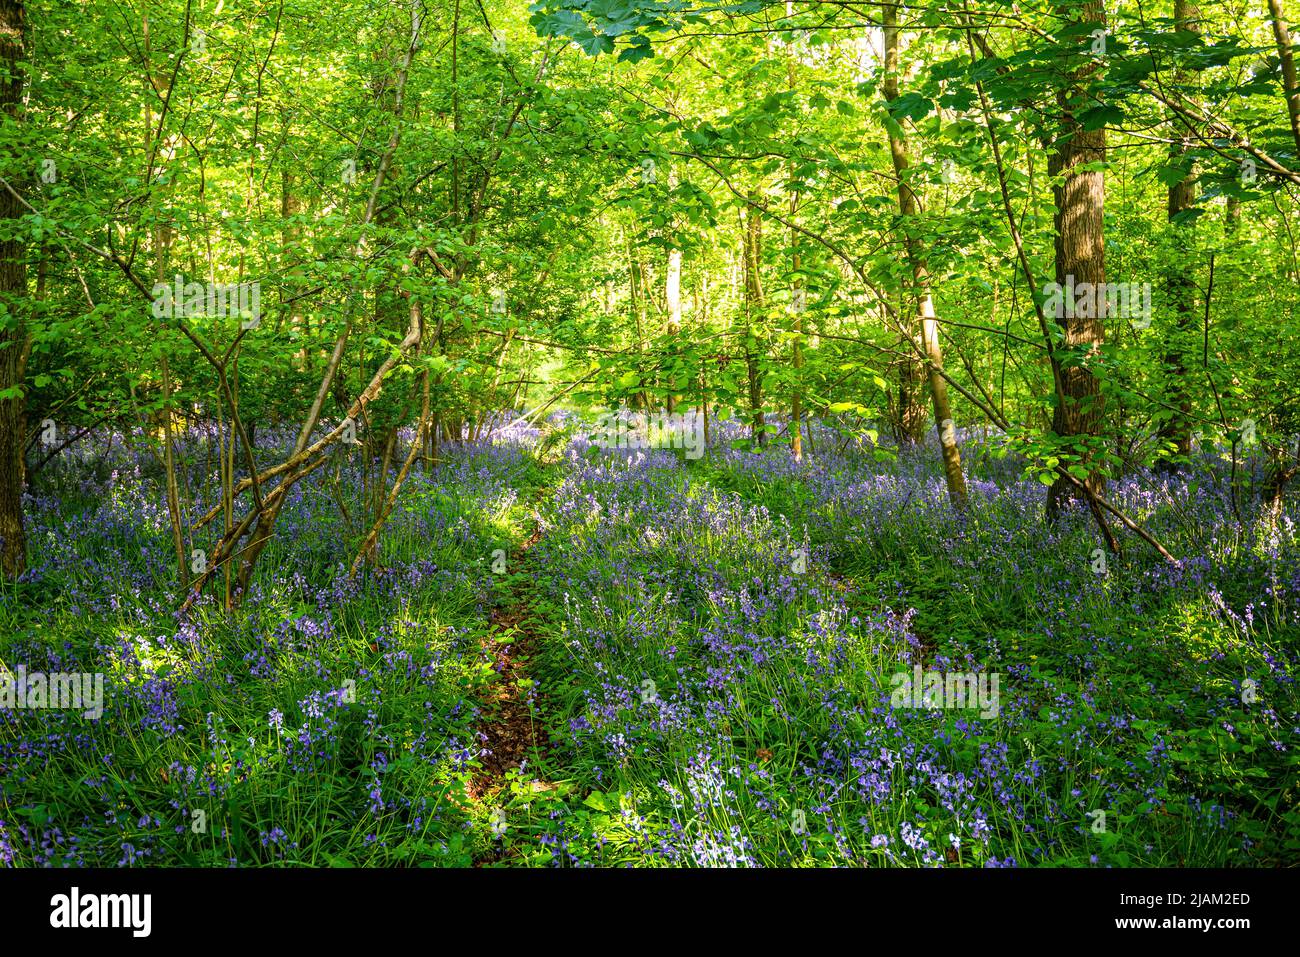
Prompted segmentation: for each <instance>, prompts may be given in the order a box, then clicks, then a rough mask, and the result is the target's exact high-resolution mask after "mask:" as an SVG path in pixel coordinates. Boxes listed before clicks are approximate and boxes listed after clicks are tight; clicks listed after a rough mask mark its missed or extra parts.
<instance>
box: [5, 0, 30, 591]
mask: <svg viewBox="0 0 1300 957" xmlns="http://www.w3.org/2000/svg"><path fill="white" fill-rule="evenodd" d="M26 38H27V17H26V11H25V10H24V9H23V3H22V0H0V64H3V71H4V72H3V75H0V109H2V110H4V112H5V113H7V114H8V115H9V117H10V118H11V119H12V120H14V121H15V122H21V120H22V112H23V103H22V94H23V71H22V61H23V59H24V57H23V48H24V45H25V42H26ZM22 215H23V208H22V205H21V204H20V203H19V202H18V199H17V197H15V196H14V195H13V194H12V193H11V192H10V191H9V190H7V189H5V190H0V218H3V219H9V220H13V219H18V218H19V217H21V216H22ZM26 299H27V263H26V252H25V250H24V248H23V243H22V240H20V239H3V240H0V308H3V309H4V312H5V316H4V318H3V319H0V394H5V393H6V392H9V393H11V394H9V395H8V397H7V398H0V572H3V574H4V577H5V578H8V579H16V578H17V577H18V576H19V575H21V574H22V573H23V571H24V570H25V569H26V567H27V539H26V535H25V533H24V530H23V480H24V475H23V467H24V463H23V447H24V445H25V443H26V440H27V410H26V398H25V396H24V395H23V393H22V388H23V379H24V377H25V374H26V371H27V370H26V366H27V353H28V342H27V329H26V324H25V323H24V322H23V312H24V310H25V309H26V306H27V304H26Z"/></svg>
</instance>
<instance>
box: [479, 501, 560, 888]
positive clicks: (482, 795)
mask: <svg viewBox="0 0 1300 957" xmlns="http://www.w3.org/2000/svg"><path fill="white" fill-rule="evenodd" d="M535 521H536V520H535ZM541 538H542V529H541V524H540V522H537V523H536V524H535V526H534V528H533V532H532V534H531V535H530V536H529V537H528V538H527V539H525V540H524V541H523V542H521V543H520V544H519V546H518V547H517V548H516V549H515V551H514V553H513V554H512V555H511V556H510V558H509V560H508V564H507V566H506V567H507V574H509V575H510V576H511V581H510V593H509V595H508V596H507V598H506V600H505V601H504V602H503V603H501V604H499V605H498V606H497V607H496V608H494V609H493V610H492V614H491V617H490V619H489V628H488V631H487V633H486V635H485V636H484V638H483V643H482V647H483V651H484V653H485V654H487V655H488V656H489V657H490V658H491V659H492V667H493V669H494V670H495V671H496V673H497V680H496V682H495V683H494V685H493V689H492V693H491V695H490V696H489V697H488V698H487V699H486V700H485V701H484V703H483V709H482V713H481V715H480V717H479V726H478V728H477V731H478V734H479V738H478V740H479V741H480V742H481V744H482V748H483V750H484V752H485V753H484V754H483V755H482V756H481V767H480V768H479V769H478V771H477V772H476V773H475V774H474V776H473V777H472V778H471V780H470V783H469V788H468V793H469V796H470V798H472V799H473V800H474V801H478V802H482V803H484V804H488V805H493V804H495V803H496V801H497V798H496V795H497V794H498V793H499V792H500V791H501V790H502V789H503V788H504V787H505V786H506V775H507V774H508V773H509V772H510V771H511V770H514V769H518V768H520V767H523V766H524V764H525V762H527V768H528V771H527V772H526V773H528V776H530V777H533V778H534V780H533V782H532V788H533V790H534V791H547V790H550V789H552V788H553V787H554V784H552V783H551V782H548V781H545V780H541V779H540V777H539V775H540V773H541V772H542V771H543V769H544V768H545V767H546V766H547V764H548V758H549V757H550V756H551V755H552V753H553V751H554V746H553V744H552V742H551V740H550V736H549V735H548V734H547V730H546V725H545V723H544V722H543V720H542V717H541V714H540V708H541V707H542V706H543V705H544V698H543V697H542V696H541V695H539V694H538V693H537V685H536V684H535V681H534V679H533V678H532V675H531V674H530V666H531V662H532V660H533V657H534V654H535V653H536V651H537V646H538V642H539V640H540V638H539V635H538V633H537V630H536V622H535V621H534V619H533V612H532V608H531V606H530V604H529V598H528V594H527V582H526V580H525V579H522V578H519V577H517V576H519V573H520V571H521V570H522V569H525V568H526V567H527V555H528V551H529V549H531V548H532V547H533V546H534V545H536V544H537V543H538V542H539V541H541ZM530 697H531V698H532V701H533V705H532V707H530V706H529V698H530ZM505 802H506V796H503V797H502V799H501V804H504V803H505ZM494 810H495V808H494ZM507 826H508V824H507ZM500 859H502V854H501V850H500V845H498V844H495V843H494V849H493V852H492V853H490V854H488V855H486V856H484V857H481V858H479V859H478V860H476V862H475V863H476V864H477V865H482V864H484V863H489V862H491V861H496V860H500Z"/></svg>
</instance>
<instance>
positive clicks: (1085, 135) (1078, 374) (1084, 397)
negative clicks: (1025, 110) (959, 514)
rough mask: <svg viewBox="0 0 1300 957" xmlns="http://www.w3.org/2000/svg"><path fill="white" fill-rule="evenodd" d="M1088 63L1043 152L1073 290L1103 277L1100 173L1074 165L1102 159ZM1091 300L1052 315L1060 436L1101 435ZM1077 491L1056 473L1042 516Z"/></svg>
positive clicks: (1101, 305)
mask: <svg viewBox="0 0 1300 957" xmlns="http://www.w3.org/2000/svg"><path fill="white" fill-rule="evenodd" d="M1061 8H1062V10H1063V11H1064V12H1065V13H1066V15H1069V16H1072V17H1073V16H1075V15H1076V14H1074V13H1073V11H1074V10H1075V8H1074V6H1073V5H1071V4H1063V5H1061ZM1077 17H1078V19H1079V20H1081V21H1082V22H1083V23H1084V24H1097V25H1099V26H1103V25H1104V24H1105V13H1104V11H1103V9H1102V5H1101V3H1100V2H1099V0H1089V2H1088V3H1085V4H1083V5H1082V7H1080V8H1078V13H1077ZM1091 68H1092V67H1091V66H1085V67H1083V68H1081V69H1080V70H1078V71H1076V72H1075V74H1074V75H1073V76H1072V77H1071V78H1070V81H1069V82H1070V86H1069V87H1067V88H1066V89H1064V90H1062V91H1061V92H1060V93H1058V94H1057V102H1058V104H1059V105H1060V107H1061V112H1062V115H1061V122H1060V127H1059V129H1058V131H1057V134H1056V139H1055V142H1054V143H1053V148H1054V152H1053V153H1052V155H1051V157H1050V158H1049V159H1048V175H1050V176H1051V177H1052V178H1053V179H1054V180H1056V179H1057V178H1058V177H1060V178H1061V180H1060V181H1059V182H1056V183H1055V184H1054V185H1053V187H1052V194H1053V198H1054V199H1055V203H1056V215H1055V226H1056V282H1057V283H1058V285H1059V286H1060V287H1061V289H1063V290H1065V289H1071V290H1072V289H1073V286H1076V285H1078V284H1081V283H1092V284H1094V288H1096V286H1097V284H1103V283H1105V281H1106V250H1105V245H1104V243H1103V237H1102V209H1103V206H1104V202H1105V177H1104V175H1103V174H1102V172H1101V171H1100V170H1096V169H1080V167H1085V166H1087V165H1088V164H1092V163H1100V162H1102V161H1103V160H1105V158H1106V130H1105V128H1104V127H1103V128H1102V129H1097V130H1085V129H1084V128H1083V126H1082V125H1081V124H1080V123H1079V121H1078V119H1077V116H1076V114H1077V112H1078V111H1079V110H1080V109H1081V108H1084V107H1090V106H1094V105H1095V100H1094V99H1093V98H1089V97H1087V96H1086V95H1085V91H1084V89H1083V80H1084V79H1085V78H1086V75H1087V72H1088V70H1089V69H1091ZM1103 288H1104V287H1103ZM1070 295H1071V296H1072V295H1073V292H1071V294H1070ZM1067 298H1069V297H1068V296H1067ZM1095 304H1096V305H1095V308H1084V309H1076V308H1074V303H1071V302H1066V303H1065V308H1063V309H1061V310H1058V311H1059V312H1061V313H1062V315H1059V316H1057V317H1056V321H1057V324H1058V325H1059V326H1060V332H1061V338H1060V340H1059V341H1058V342H1057V344H1056V350H1057V351H1056V353H1055V354H1054V355H1053V356H1052V360H1051V361H1052V363H1053V365H1054V366H1055V367H1056V372H1057V375H1058V377H1059V381H1060V383H1061V395H1060V396H1059V397H1058V401H1057V405H1056V409H1055V411H1054V413H1053V415H1052V431H1053V432H1054V433H1056V435H1057V436H1059V437H1061V438H1063V439H1067V440H1076V441H1077V440H1081V442H1082V443H1087V442H1088V440H1090V439H1094V438H1095V437H1097V436H1098V435H1100V433H1101V423H1102V416H1103V413H1104V411H1105V403H1104V399H1103V397H1102V395H1101V384H1100V382H1099V381H1098V379H1097V377H1096V376H1095V375H1094V374H1093V372H1092V370H1091V369H1090V368H1089V367H1088V363H1089V362H1090V361H1091V360H1093V359H1095V358H1096V357H1097V355H1098V353H1099V352H1100V350H1101V347H1102V344H1103V343H1104V342H1105V340H1106V330H1105V325H1104V319H1105V312H1106V296H1105V295H1101V296H1098V297H1095ZM1080 312H1083V313H1084V315H1080V314H1079V313H1080ZM1062 353H1064V354H1062ZM1080 454H1081V460H1082V464H1083V465H1084V467H1085V468H1087V469H1088V475H1087V477H1086V479H1084V483H1085V484H1086V485H1087V487H1088V489H1090V490H1091V491H1093V492H1094V493H1100V492H1101V491H1102V487H1103V484H1104V482H1103V479H1102V476H1101V474H1100V473H1099V472H1097V471H1096V470H1095V469H1093V468H1091V467H1090V465H1089V462H1090V459H1091V455H1090V454H1089V453H1088V452H1086V451H1083V452H1081V453H1080ZM1082 494H1083V493H1082V492H1081V490H1080V489H1079V487H1078V486H1076V485H1075V484H1074V483H1072V482H1070V481H1069V480H1068V479H1066V478H1064V477H1062V476H1059V475H1058V476H1057V478H1056V480H1055V481H1054V482H1053V483H1052V486H1051V488H1049V489H1048V492H1047V516H1048V518H1049V519H1054V518H1056V517H1057V516H1058V515H1059V514H1060V513H1061V510H1062V508H1063V507H1064V506H1065V505H1066V504H1067V503H1068V502H1070V501H1072V500H1074V499H1076V498H1078V497H1080V496H1081V495H1082Z"/></svg>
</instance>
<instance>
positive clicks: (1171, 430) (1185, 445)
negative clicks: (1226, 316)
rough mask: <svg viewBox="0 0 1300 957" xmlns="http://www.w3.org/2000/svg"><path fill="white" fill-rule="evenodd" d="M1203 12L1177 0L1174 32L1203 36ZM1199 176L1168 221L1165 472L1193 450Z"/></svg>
mask: <svg viewBox="0 0 1300 957" xmlns="http://www.w3.org/2000/svg"><path fill="white" fill-rule="evenodd" d="M1200 16H1201V12H1200V10H1198V9H1197V8H1196V6H1195V5H1194V4H1193V3H1191V0H1174V29H1175V30H1177V31H1179V32H1182V33H1192V34H1195V33H1199V32H1200V29H1201V27H1200V22H1199V21H1200ZM1185 78H1186V77H1185V71H1181V70H1180V71H1178V72H1177V73H1176V74H1175V77H1174V79H1175V82H1181V81H1182V80H1184V79H1185ZM1170 126H1171V129H1172V133H1173V136H1174V137H1175V139H1174V142H1173V143H1172V144H1171V146H1170V148H1169V155H1170V156H1171V157H1172V158H1173V159H1178V158H1179V157H1181V156H1183V155H1184V154H1185V153H1186V152H1187V150H1188V149H1189V148H1190V147H1191V138H1190V136H1189V135H1187V133H1186V131H1185V129H1183V127H1182V124H1181V123H1180V122H1179V121H1178V119H1177V118H1176V117H1171V120H1170ZM1196 194H1197V183H1196V175H1195V173H1194V172H1193V171H1191V170H1189V171H1188V173H1187V175H1186V176H1185V177H1184V178H1183V179H1182V180H1180V181H1179V182H1177V183H1175V184H1174V185H1173V186H1171V187H1169V194H1168V203H1167V208H1166V212H1167V217H1168V220H1169V224H1170V229H1171V230H1172V236H1173V246H1174V252H1175V253H1176V263H1175V265H1174V266H1173V268H1171V270H1170V272H1169V274H1168V276H1166V278H1165V288H1166V290H1167V291H1168V294H1169V301H1170V302H1171V303H1172V304H1173V309H1174V329H1173V332H1172V335H1171V336H1170V338H1171V342H1170V343H1169V348H1168V350H1167V351H1166V353H1165V367H1166V369H1167V370H1168V380H1167V385H1166V388H1165V392H1166V395H1167V396H1168V399H1169V404H1170V405H1172V406H1173V407H1174V410H1175V411H1174V413H1173V415H1172V416H1171V417H1170V418H1169V419H1168V420H1167V421H1166V422H1164V423H1163V424H1162V425H1161V427H1160V432H1159V435H1160V438H1161V439H1162V440H1164V442H1165V443H1172V444H1173V446H1174V456H1175V458H1174V459H1172V460H1171V459H1166V458H1162V459H1161V462H1160V464H1161V468H1163V469H1166V470H1169V469H1172V468H1176V467H1177V465H1176V463H1177V462H1180V461H1183V460H1186V458H1187V457H1188V456H1189V455H1190V454H1191V451H1192V422H1191V416H1192V400H1191V393H1190V390H1189V389H1188V384H1187V340H1188V338H1189V337H1190V336H1191V335H1192V332H1193V331H1194V329H1195V327H1196V324H1197V320H1196V314H1195V310H1194V309H1193V308H1192V302H1193V297H1194V295H1195V290H1196V284H1195V283H1193V282H1192V279H1191V276H1190V275H1188V272H1187V268H1186V266H1187V263H1188V262H1189V258H1190V253H1191V245H1192V244H1191V242H1190V239H1191V236H1190V233H1191V232H1192V228H1193V227H1192V224H1191V223H1177V222H1175V220H1176V218H1177V217H1178V216H1179V215H1180V214H1182V213H1185V212H1186V211H1187V210H1189V209H1191V208H1192V205H1193V204H1194V203H1195V202H1196Z"/></svg>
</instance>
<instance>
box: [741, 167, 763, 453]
mask: <svg viewBox="0 0 1300 957" xmlns="http://www.w3.org/2000/svg"><path fill="white" fill-rule="evenodd" d="M750 203H751V205H750V206H749V208H748V209H747V210H746V212H745V234H744V246H745V248H744V254H745V330H744V332H745V372H746V376H747V378H748V380H749V411H750V417H751V423H752V439H753V441H754V442H755V443H757V444H758V446H759V447H760V448H762V447H764V446H766V445H767V427H766V424H765V422H764V419H763V372H762V369H760V368H759V361H758V360H759V356H758V347H757V332H756V327H757V325H758V323H759V322H761V321H762V319H761V316H760V313H761V312H762V309H763V282H762V277H761V274H760V272H759V267H760V265H761V264H762V260H763V219H762V216H761V215H760V214H759V212H758V209H757V207H756V205H755V204H756V203H757V196H756V194H754V193H750Z"/></svg>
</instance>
